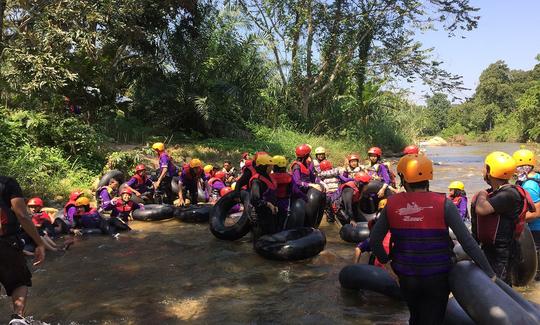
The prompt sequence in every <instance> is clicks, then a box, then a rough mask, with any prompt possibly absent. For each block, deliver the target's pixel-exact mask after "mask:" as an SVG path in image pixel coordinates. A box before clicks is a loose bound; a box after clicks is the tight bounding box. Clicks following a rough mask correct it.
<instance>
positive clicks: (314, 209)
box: [304, 188, 326, 228]
mask: <svg viewBox="0 0 540 325" xmlns="http://www.w3.org/2000/svg"><path fill="white" fill-rule="evenodd" d="M307 198H308V199H307V202H306V207H305V210H306V217H305V220H304V226H305V227H313V228H319V225H320V224H321V220H322V217H323V213H324V206H325V204H326V195H325V194H324V193H323V192H321V191H319V190H317V189H315V188H310V189H309V190H308V192H307Z"/></svg>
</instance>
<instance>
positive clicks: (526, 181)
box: [512, 149, 540, 281]
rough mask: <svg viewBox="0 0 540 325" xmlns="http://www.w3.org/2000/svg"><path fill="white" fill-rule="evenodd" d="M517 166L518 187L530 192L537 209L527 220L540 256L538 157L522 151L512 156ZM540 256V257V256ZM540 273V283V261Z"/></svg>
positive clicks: (539, 269)
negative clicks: (536, 170)
mask: <svg viewBox="0 0 540 325" xmlns="http://www.w3.org/2000/svg"><path fill="white" fill-rule="evenodd" d="M512 157H513V158H514V160H515V161H516V164H517V182H516V184H517V185H520V186H521V187H523V189H524V190H526V191H527V192H529V195H530V196H531V199H532V201H533V203H534V207H535V209H536V211H535V212H527V214H526V216H525V220H526V221H527V223H528V225H529V229H530V230H531V233H532V235H533V238H534V243H535V245H536V251H537V253H538V254H540V173H537V172H535V171H534V166H535V165H536V156H535V154H534V152H532V151H530V150H527V149H521V150H518V151H516V152H514V154H513V155H512ZM539 256H540V255H539ZM538 265H539V267H538V272H537V273H536V279H535V280H536V281H540V259H539V260H538Z"/></svg>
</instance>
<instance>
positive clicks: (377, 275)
mask: <svg viewBox="0 0 540 325" xmlns="http://www.w3.org/2000/svg"><path fill="white" fill-rule="evenodd" d="M339 283H340V284H341V287H342V288H344V289H348V290H369V291H373V292H377V293H380V294H383V295H385V296H387V297H390V298H392V299H396V300H400V301H401V300H402V299H403V297H402V295H401V290H400V288H399V286H398V284H397V282H396V281H395V280H394V279H392V277H391V276H390V275H389V274H388V272H386V271H385V270H384V269H382V268H380V267H376V266H373V265H368V264H353V265H348V266H346V267H344V268H343V269H342V270H341V272H339ZM443 324H446V325H455V324H460V325H462V324H463V325H473V324H475V323H474V322H473V320H472V319H471V318H470V317H469V316H468V315H467V313H466V312H465V311H464V310H463V308H461V306H460V305H459V304H458V303H457V301H456V300H455V299H454V298H450V299H449V300H448V305H447V306H446V314H445V316H444V323H443Z"/></svg>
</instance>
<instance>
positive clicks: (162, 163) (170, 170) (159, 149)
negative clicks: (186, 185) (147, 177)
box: [152, 142, 178, 204]
mask: <svg viewBox="0 0 540 325" xmlns="http://www.w3.org/2000/svg"><path fill="white" fill-rule="evenodd" d="M152 149H153V150H154V151H155V152H156V154H157V156H158V159H159V176H158V179H157V181H155V182H154V189H156V190H157V189H161V190H162V191H163V192H164V193H165V196H166V197H165V198H164V200H163V202H164V203H168V204H172V203H173V201H174V196H175V195H174V192H173V190H172V184H171V181H172V179H173V177H174V176H176V175H178V167H176V165H175V164H174V161H173V159H172V158H171V156H169V154H168V153H167V151H165V144H163V143H162V142H156V143H154V144H153V145H152Z"/></svg>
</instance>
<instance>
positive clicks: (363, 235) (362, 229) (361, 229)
mask: <svg viewBox="0 0 540 325" xmlns="http://www.w3.org/2000/svg"><path fill="white" fill-rule="evenodd" d="M339 236H340V237H341V239H343V240H344V241H346V242H349V243H360V242H363V241H364V240H366V239H367V238H368V237H369V228H368V223H367V222H357V223H356V226H353V225H352V224H346V225H344V226H343V227H341V229H340V231H339Z"/></svg>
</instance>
